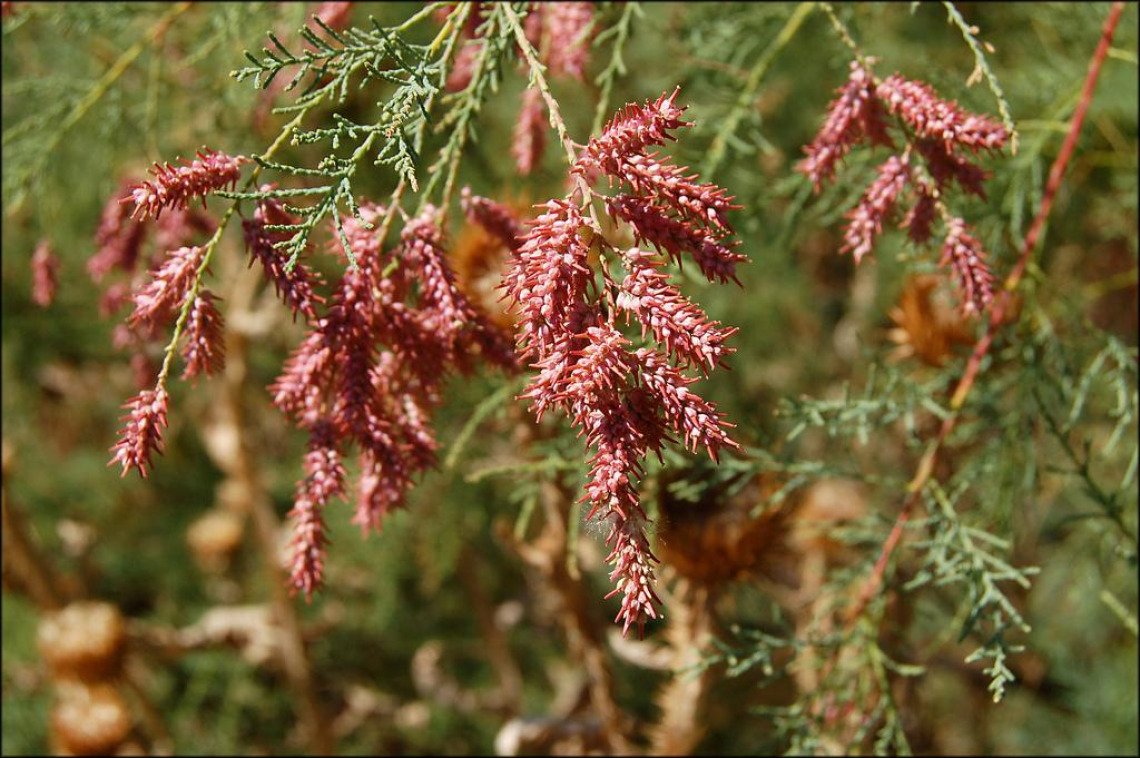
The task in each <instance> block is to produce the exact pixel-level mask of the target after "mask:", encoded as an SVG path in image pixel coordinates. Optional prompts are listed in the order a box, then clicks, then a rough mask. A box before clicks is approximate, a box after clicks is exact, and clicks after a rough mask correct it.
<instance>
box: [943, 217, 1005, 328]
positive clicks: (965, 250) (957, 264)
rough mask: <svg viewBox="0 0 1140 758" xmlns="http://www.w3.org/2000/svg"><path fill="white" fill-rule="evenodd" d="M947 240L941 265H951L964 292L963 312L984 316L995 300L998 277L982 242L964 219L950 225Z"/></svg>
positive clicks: (951, 222)
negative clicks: (992, 268)
mask: <svg viewBox="0 0 1140 758" xmlns="http://www.w3.org/2000/svg"><path fill="white" fill-rule="evenodd" d="M946 226H947V231H946V239H945V241H944V242H943V243H942V258H941V260H939V262H938V263H939V265H942V266H950V267H951V268H952V269H953V271H954V275H955V277H956V278H957V279H958V287H959V289H961V290H962V295H963V299H962V310H963V311H964V312H965V313H967V314H975V315H976V314H981V313H982V312H984V311H986V310H988V309H989V307H990V305H991V304H992V303H993V299H994V276H993V274H992V273H991V272H990V267H989V264H988V263H987V262H986V253H985V251H984V250H983V249H982V243H981V242H980V241H978V239H977V238H976V237H974V236H973V235H972V234H970V233H969V230H970V227H969V226H967V225H966V222H965V221H963V220H962V219H960V218H951V219H950V220H949V221H947V222H946Z"/></svg>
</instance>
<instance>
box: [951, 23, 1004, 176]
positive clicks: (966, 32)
mask: <svg viewBox="0 0 1140 758" xmlns="http://www.w3.org/2000/svg"><path fill="white" fill-rule="evenodd" d="M942 4H943V5H944V6H945V7H946V13H947V15H948V16H949V17H950V18H949V20H950V23H952V24H954V26H956V27H958V30H959V31H961V32H962V39H964V40H966V44H967V45H969V46H970V49H971V50H972V51H973V52H974V73H972V74H970V79H969V80H968V81H967V84H972V83H973V82H974V81H976V80H977V77H978V76H984V77H985V79H986V84H988V85H989V88H990V92H992V93H994V97H996V98H997V102H998V112H999V113H1000V114H1001V123H1002V126H1004V127H1005V128H1006V131H1008V132H1009V150H1010V153H1012V154H1013V155H1017V142H1018V140H1019V139H1020V135H1018V133H1017V127H1015V126H1014V124H1013V116H1011V115H1010V111H1009V103H1008V102H1006V99H1005V93H1003V92H1002V90H1001V85H1000V84H998V80H997V77H996V76H994V72H993V71H992V70H990V64H989V62H988V61H987V60H986V54H985V51H983V49H982V48H983V47H986V48H987V49H988V50H989V52H991V53H992V52H993V48H992V47H990V46H989V44H988V43H986V42H979V41H978V38H977V37H976V36H975V35H976V34H977V33H978V27H976V26H971V25H970V24H967V23H966V20H965V19H964V18H962V14H961V13H959V12H958V9H957V8H955V7H954V3H951V2H948V1H947V2H943V3H942Z"/></svg>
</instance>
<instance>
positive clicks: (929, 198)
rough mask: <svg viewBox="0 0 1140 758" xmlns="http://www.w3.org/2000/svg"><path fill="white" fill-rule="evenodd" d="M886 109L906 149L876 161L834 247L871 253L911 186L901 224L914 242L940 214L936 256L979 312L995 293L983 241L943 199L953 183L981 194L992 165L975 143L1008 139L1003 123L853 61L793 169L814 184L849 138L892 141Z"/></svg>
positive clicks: (967, 307) (828, 173) (921, 240)
mask: <svg viewBox="0 0 1140 758" xmlns="http://www.w3.org/2000/svg"><path fill="white" fill-rule="evenodd" d="M892 116H893V117H894V118H895V119H897V126H898V128H899V132H900V134H901V137H902V139H903V140H904V142H905V144H906V149H905V150H904V151H903V152H902V153H901V154H895V155H891V156H890V157H889V158H888V159H887V160H886V161H885V162H883V163H882V164H881V165H880V166H879V169H878V174H877V176H876V177H875V178H874V179H873V180H872V181H871V183H870V184H869V185H868V186H867V188H866V190H864V192H863V195H862V197H861V198H860V199H859V202H858V203H857V204H856V206H855V207H854V208H852V209H851V210H850V211H849V212H848V213H847V214H846V218H847V220H848V222H847V227H846V229H845V230H844V234H843V247H842V248H841V250H840V252H845V253H846V252H850V253H851V254H852V255H854V257H855V262H856V263H859V262H860V261H861V260H862V259H863V258H864V257H865V256H866V255H867V254H868V253H869V252H871V250H872V249H873V247H874V244H875V240H876V239H877V238H878V236H879V235H880V234H881V233H882V231H883V225H884V224H885V223H886V222H887V220H888V219H889V218H890V217H891V215H892V214H893V213H894V211H895V207H896V205H898V203H899V201H900V199H901V198H903V196H904V193H905V192H906V190H907V188H908V187H909V188H910V197H909V201H908V202H909V203H910V209H909V210H908V211H907V212H906V214H905V216H904V218H903V220H902V223H901V224H900V226H901V227H902V228H905V229H906V230H907V236H908V238H909V239H910V240H911V241H912V242H914V243H915V244H919V245H921V244H926V243H927V242H929V241H930V239H931V238H932V237H933V235H934V221H935V219H936V217H938V216H941V217H942V219H943V222H944V224H945V227H946V235H945V238H944V242H943V248H942V249H943V254H942V258H941V260H940V265H942V266H947V267H949V268H951V269H952V271H953V273H954V276H955V278H956V279H957V281H958V283H959V288H960V290H961V291H962V293H963V306H962V307H963V310H964V311H965V312H967V313H971V314H979V313H981V312H983V311H984V310H986V309H987V308H988V307H989V304H990V302H991V300H992V282H993V274H992V273H991V272H990V269H989V264H988V263H987V261H986V255H985V252H984V251H983V250H982V246H981V243H980V242H979V241H978V240H977V238H975V237H973V236H971V235H970V234H968V233H967V232H966V228H967V227H966V226H965V224H964V222H963V221H962V220H961V219H960V218H954V217H951V216H950V215H949V213H948V212H947V211H946V208H945V205H944V203H943V198H944V197H945V194H946V193H947V192H948V191H949V190H950V189H951V187H952V186H953V185H955V184H956V185H957V186H958V187H960V188H961V189H962V190H963V191H965V192H969V193H971V194H974V195H977V196H979V197H981V198H983V199H984V198H985V189H984V187H983V185H984V182H985V180H986V179H988V178H989V174H988V173H987V172H986V171H984V170H983V169H982V168H981V167H980V166H978V165H977V164H976V163H974V162H973V161H972V160H971V158H972V157H973V156H974V155H976V154H977V153H978V152H980V151H981V150H989V151H992V150H999V149H1001V148H1002V147H1003V146H1004V145H1005V143H1006V141H1007V140H1008V138H1009V135H1008V133H1007V132H1006V130H1005V128H1004V127H1003V126H1001V125H1000V124H998V123H997V122H995V121H993V120H992V119H990V118H988V117H986V116H981V115H978V114H974V113H970V112H968V111H965V110H963V109H962V108H960V107H959V106H958V105H957V103H954V102H949V101H946V100H943V99H941V98H939V97H938V95H937V94H936V93H935V92H934V90H933V89H932V88H931V87H930V86H929V85H927V84H924V83H922V82H915V81H910V80H908V79H904V78H903V77H901V76H899V75H898V74H894V75H892V76H890V77H888V78H887V79H886V80H885V81H883V82H881V83H878V84H876V82H875V77H874V75H873V74H872V73H871V71H870V70H869V69H867V68H865V67H864V66H862V65H860V64H859V63H858V62H852V63H851V75H850V77H849V78H848V80H847V83H846V84H844V85H843V87H841V88H840V89H839V96H838V97H837V98H836V99H835V100H833V101H832V103H831V106H830V108H829V112H828V116H827V119H826V121H825V122H824V125H823V127H822V128H821V129H820V131H819V134H817V135H816V138H815V140H813V141H812V143H811V144H810V145H808V146H807V147H806V148H804V152H805V153H806V157H805V158H804V159H803V160H802V161H800V163H799V166H798V169H799V170H800V171H801V172H803V173H804V174H806V175H807V176H808V178H809V179H811V181H812V183H813V184H814V185H815V189H816V191H818V190H819V189H820V186H821V185H822V183H823V182H825V181H828V180H830V179H832V178H833V177H834V175H835V170H836V168H837V166H838V164H839V162H840V160H842V158H843V157H844V156H845V155H847V154H848V153H849V152H850V151H851V149H852V147H853V146H855V145H857V144H859V143H870V145H871V146H872V147H874V146H875V145H884V146H887V147H890V148H891V149H892V150H894V149H895V148H894V142H893V140H892V139H891V136H890V134H889V132H888V123H887V119H888V118H890V117H892ZM916 158H917V160H916Z"/></svg>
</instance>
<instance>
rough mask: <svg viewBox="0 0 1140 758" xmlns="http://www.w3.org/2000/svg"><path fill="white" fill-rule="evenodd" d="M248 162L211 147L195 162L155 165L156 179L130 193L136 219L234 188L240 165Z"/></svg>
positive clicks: (152, 172) (148, 216)
mask: <svg viewBox="0 0 1140 758" xmlns="http://www.w3.org/2000/svg"><path fill="white" fill-rule="evenodd" d="M244 163H249V159H248V158H245V157H242V156H240V155H239V156H232V155H226V154H225V153H218V152H214V151H212V150H199V151H198V158H197V159H196V160H194V161H186V160H185V159H183V160H182V165H181V166H172V165H170V164H169V163H165V164H158V163H156V164H154V168H152V169H151V174H153V175H154V179H151V180H149V181H145V182H143V183H142V184H140V185H138V186H136V187H135V188H134V189H133V190H132V192H131V198H132V199H133V200H134V203H135V208H134V212H133V213H132V214H131V216H132V217H133V218H136V219H140V220H141V219H145V218H150V217H153V218H157V217H158V216H159V215H160V214H161V213H162V212H163V211H164V210H166V209H167V208H185V207H187V206H188V205H189V204H190V201H191V200H193V199H195V198H199V197H200V198H202V203H203V205H204V204H205V202H206V195H208V194H209V193H211V192H215V191H217V190H221V189H226V188H228V187H233V186H234V185H235V184H237V181H238V179H240V178H241V166H242V164H244Z"/></svg>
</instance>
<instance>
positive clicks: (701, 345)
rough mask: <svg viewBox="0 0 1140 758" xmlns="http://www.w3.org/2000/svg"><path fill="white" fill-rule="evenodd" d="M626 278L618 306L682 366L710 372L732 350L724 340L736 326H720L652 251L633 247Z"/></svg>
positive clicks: (623, 281) (625, 258)
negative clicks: (664, 270)
mask: <svg viewBox="0 0 1140 758" xmlns="http://www.w3.org/2000/svg"><path fill="white" fill-rule="evenodd" d="M623 261H624V263H625V267H626V270H627V271H628V272H629V273H628V274H626V277H625V279H623V280H622V282H621V289H620V292H619V294H618V297H617V302H616V305H617V307H618V308H621V309H623V310H625V311H626V316H627V320H628V317H629V316H631V315H633V316H636V318H637V319H638V321H640V323H641V336H642V337H644V336H645V331H646V330H647V329H648V330H650V331H652V332H653V335H654V337H656V338H657V341H658V342H659V343H661V344H662V345H664V346H665V349H666V350H668V351H669V352H670V353H671V354H672V355H673V357H674V358H675V359H676V360H677V362H678V364H679V365H683V366H696V367H697V368H699V369H700V370H701V371H702V372H703V373H705V374H707V373H708V372H709V371H711V370H712V369H714V368H715V367H716V366H717V365H718V364H720V363H721V361H723V360H724V358H725V357H727V356H728V355H729V354H731V353H732V352H733V350H732V348H729V347H727V346H726V345H725V344H724V342H725V340H727V339H728V338H729V337H731V336H732V335H733V334H735V333H736V331H737V330H736V329H721V328H720V323H719V322H717V321H709V319H708V316H707V315H705V312H704V311H703V310H701V309H700V307H698V306H697V305H696V304H694V303H693V302H692V301H691V300H689V299H688V298H686V297H685V296H684V295H682V294H681V293H680V291H679V290H678V289H677V288H676V287H674V286H673V285H672V284H670V283H669V277H668V276H667V275H666V274H663V273H661V272H660V271H659V270H658V268H659V267H660V266H661V265H663V264H662V263H660V262H658V261H656V260H655V259H654V258H653V254H652V253H649V252H646V251H644V250H641V249H639V248H636V247H631V248H630V249H629V250H627V251H626V252H625V254H624V256H623Z"/></svg>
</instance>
